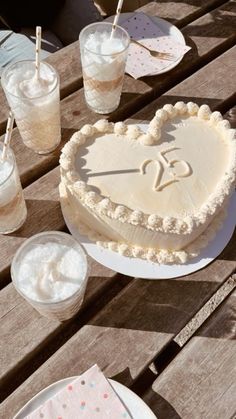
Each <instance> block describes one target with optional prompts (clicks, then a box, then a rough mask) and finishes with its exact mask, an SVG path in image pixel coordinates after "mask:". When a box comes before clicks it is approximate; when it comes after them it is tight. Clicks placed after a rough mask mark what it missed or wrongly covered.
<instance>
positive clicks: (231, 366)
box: [144, 291, 236, 419]
mask: <svg viewBox="0 0 236 419" xmlns="http://www.w3.org/2000/svg"><path fill="white" fill-rule="evenodd" d="M235 307H236V291H234V292H233V293H232V294H231V295H230V296H229V297H228V298H227V300H226V301H225V302H224V303H222V305H221V306H220V307H219V308H218V310H217V311H216V312H215V313H214V315H213V316H211V317H210V318H209V319H208V320H207V322H206V323H205V324H204V325H203V327H202V328H200V329H199V330H198V332H197V333H196V335H195V336H194V337H193V338H192V339H191V340H190V342H189V343H188V344H187V345H186V346H185V347H184V349H182V351H181V352H180V353H179V354H178V355H177V357H176V358H175V359H174V360H173V361H172V362H171V363H170V365H169V366H168V367H167V368H166V369H165V370H164V371H163V372H162V374H161V375H160V376H159V377H158V378H157V380H156V381H155V382H154V384H153V386H152V389H150V390H149V391H148V392H147V394H146V395H145V397H144V400H145V401H146V402H147V403H148V404H149V406H150V407H151V408H152V409H153V411H154V413H155V414H156V415H157V417H158V418H159V419H179V418H181V419H189V418H192V419H202V418H206V419H222V418H224V419H231V418H234V417H235V415H236V398H235V394H236V340H235V338H236V332H235V322H236V310H235Z"/></svg>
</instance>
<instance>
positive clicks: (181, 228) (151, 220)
mask: <svg viewBox="0 0 236 419" xmlns="http://www.w3.org/2000/svg"><path fill="white" fill-rule="evenodd" d="M177 115H182V116H183V115H189V116H197V117H198V118H200V119H202V120H207V121H210V123H211V124H212V125H214V126H216V128H217V129H219V130H220V131H221V132H225V138H227V140H228V142H229V144H230V143H231V147H232V152H231V154H230V155H231V161H230V163H229V170H228V171H227V172H226V173H225V176H224V177H223V179H222V181H221V184H220V185H218V187H217V188H216V190H215V192H214V193H212V194H211V196H210V198H209V200H208V202H207V203H205V204H204V205H203V206H202V207H201V209H200V210H199V211H198V212H197V213H196V214H193V215H189V216H186V217H184V218H183V219H178V218H175V217H169V216H167V217H161V216H158V215H157V214H145V213H143V212H142V211H138V210H132V209H130V208H128V207H127V206H124V205H119V204H115V203H113V202H112V201H111V200H110V199H109V198H107V197H103V196H102V195H100V194H98V193H96V192H94V191H93V190H92V188H91V187H89V186H88V185H86V184H85V182H83V181H82V180H81V179H80V177H79V175H78V173H77V172H76V170H75V167H74V156H75V154H76V150H77V148H78V146H79V145H82V144H84V142H85V141H86V138H88V137H91V136H93V135H96V134H97V133H98V134H99V133H100V134H105V133H114V134H117V135H129V138H130V139H134V140H137V141H140V142H141V143H143V144H144V145H147V146H149V145H152V144H154V143H156V142H158V141H159V139H160V132H161V127H162V125H163V124H164V122H165V121H167V119H171V118H174V117H175V116H177ZM235 132H236V131H235V130H233V129H231V128H230V123H229V122H228V121H227V120H224V119H223V117H222V115H221V113H220V112H217V111H216V112H211V110H210V108H209V106H208V105H201V106H200V107H199V106H198V105H197V104H196V103H193V102H188V103H187V104H185V103H184V102H177V103H176V104H175V105H171V104H166V105H164V106H163V108H161V109H159V110H157V111H156V114H155V116H154V118H153V119H152V120H151V121H150V123H149V127H148V131H147V133H143V132H142V131H141V130H140V128H139V127H138V126H137V125H128V124H127V125H126V124H125V123H124V122H116V123H112V122H108V121H107V120H99V121H97V122H96V123H95V124H94V125H89V124H86V125H84V126H83V127H82V128H81V130H80V131H78V132H76V133H75V134H73V136H72V137H71V139H70V141H69V142H67V143H66V144H65V146H64V147H63V149H62V154H61V157H60V165H61V175H62V178H63V177H66V178H67V179H68V181H69V182H71V183H72V188H73V191H74V194H75V195H77V196H78V198H79V199H80V200H81V202H82V203H83V204H84V205H85V206H87V207H88V208H89V209H90V210H93V211H94V212H96V213H98V214H100V215H101V214H103V215H106V216H107V217H109V218H111V219H117V220H119V221H120V222H123V223H125V222H126V223H129V224H133V225H140V226H142V227H144V228H147V229H149V230H153V231H161V232H164V233H174V234H191V232H192V231H193V229H194V228H196V227H198V226H199V225H201V224H204V223H205V222H206V220H207V218H208V217H209V216H211V215H212V214H214V213H215V212H217V211H218V209H220V207H221V206H222V205H223V203H224V201H225V199H226V198H227V197H228V196H229V194H230V192H231V190H232V189H233V188H234V182H235V176H236V135H235Z"/></svg>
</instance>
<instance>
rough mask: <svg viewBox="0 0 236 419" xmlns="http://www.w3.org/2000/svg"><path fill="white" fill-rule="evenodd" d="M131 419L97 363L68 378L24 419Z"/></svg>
mask: <svg viewBox="0 0 236 419" xmlns="http://www.w3.org/2000/svg"><path fill="white" fill-rule="evenodd" d="M79 418H83V419H93V418H96V419H108V418H112V419H131V416H130V414H129V413H128V411H127V409H126V407H125V406H124V404H123V403H122V401H121V400H120V398H119V397H118V395H117V394H116V392H115V391H114V390H113V388H112V386H111V384H110V383H109V382H108V381H107V379H106V378H105V376H104V375H103V373H102V372H101V370H100V369H99V367H98V366H97V365H94V366H93V367H92V368H90V369H89V370H87V371H86V372H85V373H84V374H82V375H81V376H80V377H78V378H77V379H76V380H74V381H72V383H71V384H69V385H67V386H66V387H65V388H64V389H63V390H61V391H59V392H58V393H57V394H55V395H54V396H53V397H52V398H51V399H49V400H47V401H46V402H45V403H44V404H43V405H42V406H40V407H39V408H38V409H37V410H35V411H34V412H33V413H31V414H30V415H28V416H26V418H25V419H79Z"/></svg>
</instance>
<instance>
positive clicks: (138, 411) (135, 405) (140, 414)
mask: <svg viewBox="0 0 236 419" xmlns="http://www.w3.org/2000/svg"><path fill="white" fill-rule="evenodd" d="M76 378H77V377H68V378H64V379H63V380H60V381H57V382H56V383H53V384H51V385H50V386H48V387H46V388H45V389H44V390H42V391H40V393H38V394H36V396H34V397H33V398H32V399H31V400H30V401H29V402H28V403H26V405H25V406H24V407H23V408H22V409H21V410H20V411H19V412H18V413H17V414H16V416H14V418H13V419H23V418H24V417H25V416H27V415H29V414H30V413H32V412H33V411H34V410H35V409H37V408H38V407H39V406H41V405H42V404H43V403H44V402H45V401H46V400H48V399H49V398H51V397H52V396H54V395H55V394H56V393H58V391H60V390H62V389H63V388H64V387H66V386H67V385H68V384H69V383H71V382H72V381H73V380H75V379H76ZM109 382H110V384H111V385H112V387H113V388H114V390H115V391H116V393H117V394H118V396H119V397H120V399H121V400H122V401H123V403H124V404H125V406H126V407H127V409H128V411H129V413H130V414H131V416H132V419H157V417H156V416H155V415H154V413H153V412H152V411H151V410H150V409H149V407H148V406H147V405H146V403H144V401H143V400H142V399H140V398H139V397H138V396H137V394H135V393H133V392H132V391H131V390H130V389H129V388H127V387H125V386H124V385H122V384H120V383H118V382H117V381H114V380H109ZM71 419H75V418H71Z"/></svg>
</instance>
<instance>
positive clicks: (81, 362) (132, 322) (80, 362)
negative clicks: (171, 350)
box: [0, 235, 236, 417]
mask: <svg viewBox="0 0 236 419" xmlns="http://www.w3.org/2000/svg"><path fill="white" fill-rule="evenodd" d="M235 239H236V235H234V237H233V239H232V240H231V242H230V244H229V245H228V246H227V247H226V249H225V250H224V252H223V253H222V255H221V256H220V257H219V258H218V259H217V260H216V261H215V262H213V263H212V264H211V265H209V266H208V267H207V268H205V269H204V271H199V272H196V273H194V274H192V275H189V276H188V277H183V278H179V279H176V280H168V281H165V280H159V281H144V280H139V279H136V280H134V281H132V282H131V283H130V284H129V285H128V286H127V287H126V288H125V289H124V290H123V291H121V292H120V294H118V296H117V297H115V298H114V299H113V300H112V301H111V302H110V303H109V304H108V305H106V307H105V308H104V309H103V310H102V311H101V312H100V313H98V314H97V315H96V316H95V317H94V318H93V319H91V320H90V321H89V323H88V324H87V325H85V326H84V327H82V329H80V330H79V331H78V332H77V333H76V334H75V335H74V336H73V337H72V338H71V339H70V340H68V341H67V342H66V343H65V345H63V346H62V347H61V348H60V349H59V350H58V351H57V352H56V353H55V354H54V355H53V356H52V357H51V358H49V359H48V361H46V362H45V363H44V364H43V365H42V366H41V367H40V368H39V369H38V370H37V371H36V372H35V373H34V374H32V375H31V376H30V377H29V378H28V379H27V380H26V381H25V382H24V383H23V384H22V385H21V386H20V387H19V388H18V389H17V390H16V391H15V392H14V393H12V395H10V396H9V397H8V398H7V399H6V400H5V401H4V402H3V403H2V406H1V407H0V416H1V415H3V417H4V414H8V415H12V414H13V413H14V412H16V411H17V409H19V408H20V406H22V405H23V404H24V403H25V402H26V401H27V400H28V399H29V398H31V397H32V396H33V395H34V394H35V393H37V392H38V391H39V390H41V389H42V388H44V387H45V386H47V385H49V384H50V383H52V382H54V381H56V380H58V379H61V378H63V377H66V376H73V375H76V374H79V373H81V372H82V371H83V370H85V369H86V368H88V367H89V366H91V365H92V364H93V363H95V362H96V363H98V365H100V367H101V368H102V369H103V370H104V371H105V372H106V374H107V375H108V376H113V377H116V379H118V380H119V381H121V382H123V383H125V384H126V385H131V384H132V383H133V382H134V381H135V380H136V379H137V378H138V377H139V375H140V374H141V373H142V372H143V371H144V369H145V368H147V366H148V365H149V364H150V363H151V362H152V360H153V359H154V358H155V357H156V356H157V354H158V353H159V352H160V351H161V350H162V349H163V348H164V347H165V346H166V345H167V344H168V343H169V342H170V341H171V340H172V339H173V337H174V336H175V335H176V334H177V333H178V332H179V331H180V330H181V328H182V327H183V326H184V325H185V324H186V323H187V322H188V320H189V319H190V318H191V317H192V316H193V315H194V314H195V313H196V312H197V311H198V310H199V309H200V307H201V306H202V305H203V304H204V303H205V302H206V301H207V300H208V299H209V297H210V296H211V295H212V294H213V293H214V292H215V291H216V290H217V288H218V287H219V286H220V284H221V283H222V282H223V281H224V280H225V279H226V278H227V277H228V276H229V275H230V274H231V273H232V271H233V270H234V269H235V266H236V261H235V259H236V251H235Z"/></svg>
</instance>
